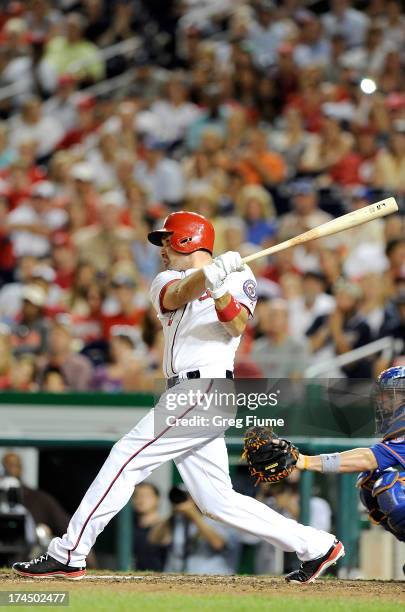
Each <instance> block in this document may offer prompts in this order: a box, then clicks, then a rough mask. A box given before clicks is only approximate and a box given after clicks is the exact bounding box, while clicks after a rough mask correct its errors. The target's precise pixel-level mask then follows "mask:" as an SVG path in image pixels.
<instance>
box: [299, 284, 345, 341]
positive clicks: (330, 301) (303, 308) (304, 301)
mask: <svg viewBox="0 0 405 612" xmlns="http://www.w3.org/2000/svg"><path fill="white" fill-rule="evenodd" d="M325 289H326V282H325V277H324V276H323V275H322V274H320V273H319V272H306V273H305V274H304V275H303V277H302V292H300V293H299V294H298V295H296V296H293V297H291V298H290V299H289V300H288V307H289V324H290V330H291V335H292V336H293V338H299V339H304V338H305V334H306V331H307V330H308V329H309V328H310V327H311V325H312V324H313V322H314V321H315V319H316V318H317V317H318V316H320V315H325V314H326V315H327V314H330V313H331V312H332V310H333V308H334V305H335V300H334V298H333V297H332V296H331V295H328V294H327V293H325Z"/></svg>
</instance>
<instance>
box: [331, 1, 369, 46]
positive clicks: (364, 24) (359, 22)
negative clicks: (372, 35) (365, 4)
mask: <svg viewBox="0 0 405 612" xmlns="http://www.w3.org/2000/svg"><path fill="white" fill-rule="evenodd" d="M331 4H332V7H331V8H332V10H330V11H328V12H327V13H326V14H325V15H324V17H323V23H324V26H325V29H326V32H327V33H328V34H329V35H332V34H341V35H342V36H344V37H345V39H346V42H347V45H348V46H349V47H356V46H358V45H362V44H363V42H364V40H365V37H366V33H367V29H368V26H369V21H370V20H369V18H368V17H367V15H365V14H364V13H362V12H360V11H357V10H356V9H354V8H353V7H352V4H353V3H352V2H350V0H333V2H332V3H331Z"/></svg>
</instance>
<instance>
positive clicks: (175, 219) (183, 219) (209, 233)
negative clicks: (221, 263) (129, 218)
mask: <svg viewBox="0 0 405 612" xmlns="http://www.w3.org/2000/svg"><path fill="white" fill-rule="evenodd" d="M166 236H170V246H171V247H172V249H174V250H175V251H177V252H178V253H184V254H189V253H194V251H198V250H199V249H205V250H207V251H209V252H210V253H211V255H212V251H213V250H214V240H215V231H214V226H213V225H212V223H211V221H208V219H206V218H205V217H203V216H202V215H198V214H197V213H194V212H186V211H185V210H180V211H179V212H174V213H171V214H170V215H169V216H168V217H166V219H165V222H164V224H163V228H162V229H158V230H155V231H153V232H150V233H149V234H148V240H149V242H151V243H152V244H155V245H156V246H162V239H163V238H165V237H166Z"/></svg>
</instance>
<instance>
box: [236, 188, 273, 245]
mask: <svg viewBox="0 0 405 612" xmlns="http://www.w3.org/2000/svg"><path fill="white" fill-rule="evenodd" d="M237 206H238V213H239V214H240V216H241V217H242V219H243V220H244V222H245V224H246V233H245V239H246V241H247V242H250V243H251V244H257V245H260V246H262V248H266V246H270V243H271V242H273V240H274V237H275V234H276V231H277V226H276V210H275V208H274V204H273V200H272V197H271V196H270V194H269V193H268V191H266V190H265V189H264V188H263V187H262V186H261V185H246V186H245V187H243V188H242V189H241V192H240V195H239V198H238V201H237ZM232 250H234V249H232ZM235 250H236V249H235Z"/></svg>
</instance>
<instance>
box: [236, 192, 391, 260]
mask: <svg viewBox="0 0 405 612" xmlns="http://www.w3.org/2000/svg"><path fill="white" fill-rule="evenodd" d="M397 210H398V204H397V203H396V200H395V198H392V197H391V198H386V199H385V200H381V201H380V202H376V203H375V204H370V206H365V207H364V208H360V209H359V210H354V211H353V212H349V213H347V214H346V215H342V216H341V217H337V218H336V219H332V220H331V221H327V222H326V223H322V225H319V226H318V227H314V228H313V229H310V230H309V231H307V232H304V233H303V234H299V236H295V237H294V238H290V239H289V240H285V241H284V242H280V243H279V244H275V245H274V246H271V247H269V248H268V249H263V250H262V251H258V252H257V253H252V255H248V256H247V257H244V258H243V260H242V261H243V262H244V263H249V262H250V261H254V260H255V259H259V257H265V256H266V255H273V253H278V252H279V251H283V250H284V249H289V248H291V247H294V246H297V245H298V244H304V243H305V242H309V241H310V240H317V238H324V237H325V236H331V235H332V234H337V233H338V232H343V231H344V230H347V229H350V228H351V227H356V225H362V223H367V222H368V221H372V220H373V219H378V218H379V217H385V216H386V215H390V214H391V213H394V212H397Z"/></svg>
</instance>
